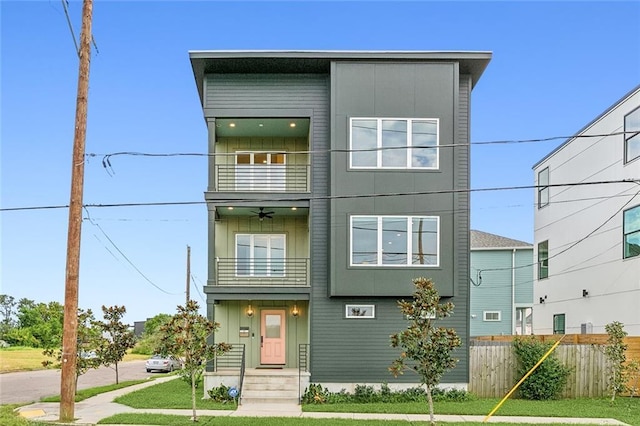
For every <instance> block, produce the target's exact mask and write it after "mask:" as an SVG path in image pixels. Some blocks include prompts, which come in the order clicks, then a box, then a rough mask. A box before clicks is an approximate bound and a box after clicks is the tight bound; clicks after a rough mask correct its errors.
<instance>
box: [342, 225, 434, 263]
mask: <svg viewBox="0 0 640 426" xmlns="http://www.w3.org/2000/svg"><path fill="white" fill-rule="evenodd" d="M359 218H367V219H374V218H375V219H376V220H377V254H376V263H369V264H365V263H354V262H353V240H354V239H353V221H354V219H359ZM383 219H405V220H406V221H407V234H408V235H413V234H412V232H413V230H412V229H411V222H412V221H413V219H428V220H435V221H436V262H435V263H434V264H419V263H418V264H414V263H413V262H412V254H413V253H412V251H413V239H412V238H409V237H407V246H406V255H407V263H405V264H388V263H383V249H384V242H383V241H382V234H383V231H384V230H383V228H382V221H383ZM349 266H354V267H376V268H379V267H384V268H411V267H414V268H438V267H440V217H439V216H401V215H352V216H350V217H349Z"/></svg>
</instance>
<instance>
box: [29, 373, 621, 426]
mask: <svg viewBox="0 0 640 426" xmlns="http://www.w3.org/2000/svg"><path fill="white" fill-rule="evenodd" d="M175 378H177V376H172V377H163V378H160V379H156V380H153V381H149V382H148V383H141V384H138V385H134V386H129V387H127V388H123V389H118V390H115V391H112V392H107V393H103V394H100V395H96V396H94V397H92V398H88V399H86V400H84V401H82V402H78V403H76V405H75V417H76V421H75V422H74V423H72V424H74V425H95V424H96V423H98V421H100V420H102V419H104V418H106V417H109V416H112V415H114V414H119V413H155V414H174V415H181V416H185V417H190V416H191V410H175V409H136V408H131V407H127V406H126V405H122V404H116V403H115V402H113V400H114V399H115V398H116V397H118V396H120V395H124V394H126V393H129V392H133V391H136V390H138V389H142V388H145V387H148V386H153V385H155V384H158V383H162V382H165V381H168V380H173V379H175ZM18 412H19V413H20V414H21V415H22V416H23V417H26V418H29V419H31V420H36V421H46V422H57V421H58V419H59V417H60V404H59V403H57V402H38V403H35V404H30V405H25V406H23V407H20V408H19V409H18ZM198 416H199V417H200V416H203V417H204V416H215V417H227V416H228V417H300V418H316V419H328V418H334V419H335V418H341V419H358V420H374V419H375V420H406V421H407V422H418V421H420V422H428V421H429V415H428V414H373V413H318V412H313V413H305V412H302V409H301V407H300V406H299V405H294V404H251V405H241V406H239V407H238V409H237V410H236V411H231V410H198ZM483 419H484V416H460V415H436V421H438V422H471V421H473V422H482V420H483ZM505 422H511V423H531V424H545V423H548V424H552V423H564V424H591V425H620V426H625V425H626V423H622V422H620V421H618V420H615V419H582V418H566V417H513V416H494V417H492V418H491V419H490V420H489V422H488V423H505ZM626 426H629V425H626Z"/></svg>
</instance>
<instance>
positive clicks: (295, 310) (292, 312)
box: [291, 305, 300, 318]
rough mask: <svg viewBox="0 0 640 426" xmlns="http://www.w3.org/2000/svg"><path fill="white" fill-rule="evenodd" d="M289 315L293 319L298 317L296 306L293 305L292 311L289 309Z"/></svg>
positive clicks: (298, 312)
mask: <svg viewBox="0 0 640 426" xmlns="http://www.w3.org/2000/svg"><path fill="white" fill-rule="evenodd" d="M291 315H292V316H293V317H296V318H297V317H298V316H300V311H299V310H298V305H293V309H291Z"/></svg>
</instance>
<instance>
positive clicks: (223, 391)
mask: <svg viewBox="0 0 640 426" xmlns="http://www.w3.org/2000/svg"><path fill="white" fill-rule="evenodd" d="M232 389H235V388H231V387H229V386H225V385H224V384H221V385H220V386H218V387H217V388H211V389H209V390H208V391H207V393H208V394H209V397H210V398H211V399H212V400H214V401H215V402H222V403H223V404H226V403H227V402H230V401H235V398H234V397H232V396H231V394H232V392H230V391H231V390H232Z"/></svg>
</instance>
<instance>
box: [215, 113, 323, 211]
mask: <svg viewBox="0 0 640 426" xmlns="http://www.w3.org/2000/svg"><path fill="white" fill-rule="evenodd" d="M212 149H213V155H212V156H211V159H210V161H209V194H208V195H209V196H208V197H207V198H208V199H211V198H220V197H222V198H224V197H225V196H226V195H221V194H218V195H216V194H215V193H221V192H222V193H227V194H228V193H231V194H236V195H237V194H238V193H248V194H249V196H250V194H251V193H265V192H266V193H273V192H276V193H280V194H287V193H308V192H309V191H310V180H309V175H310V174H309V169H310V167H309V119H306V118H305V119H301V118H222V119H216V121H215V144H213V147H212ZM212 192H213V194H212Z"/></svg>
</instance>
